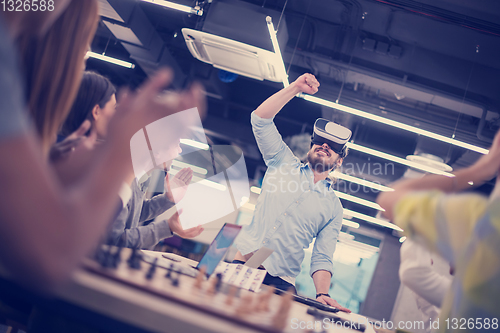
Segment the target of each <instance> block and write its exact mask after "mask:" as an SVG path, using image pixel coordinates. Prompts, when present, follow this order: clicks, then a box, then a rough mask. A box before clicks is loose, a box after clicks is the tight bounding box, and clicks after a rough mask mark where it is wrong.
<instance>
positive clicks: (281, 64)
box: [266, 16, 290, 88]
mask: <svg viewBox="0 0 500 333" xmlns="http://www.w3.org/2000/svg"><path fill="white" fill-rule="evenodd" d="M266 22H267V29H268V30H269V36H270V37H271V42H272V43H273V49H274V53H275V54H276V56H277V58H278V62H279V67H280V71H281V75H283V79H282V80H281V82H283V86H284V87H285V88H286V87H288V86H289V85H290V82H289V81H288V75H287V74H286V69H285V63H284V62H283V57H282V56H281V50H280V45H279V43H278V38H277V36H276V31H275V30H274V25H273V19H272V17H271V16H267V17H266Z"/></svg>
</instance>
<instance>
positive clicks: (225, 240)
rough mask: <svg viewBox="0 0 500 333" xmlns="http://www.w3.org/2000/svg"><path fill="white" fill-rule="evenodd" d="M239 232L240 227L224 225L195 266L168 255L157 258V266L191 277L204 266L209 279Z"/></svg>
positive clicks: (146, 257)
mask: <svg viewBox="0 0 500 333" xmlns="http://www.w3.org/2000/svg"><path fill="white" fill-rule="evenodd" d="M240 230H241V226H240V225H236V224H232V223H225V224H224V225H223V226H222V228H221V229H220V231H219V232H218V233H217V236H215V238H214V240H213V241H212V243H211V244H210V246H209V247H208V250H207V252H205V254H204V255H203V257H202V258H201V260H200V262H199V263H197V265H194V263H195V262H192V263H191V264H188V263H185V262H176V260H175V259H173V258H170V257H169V256H168V254H163V255H162V257H159V258H158V261H157V265H158V266H160V267H163V268H166V269H171V270H173V271H176V272H178V273H180V274H184V275H188V276H191V277H195V276H197V275H198V271H199V270H200V268H201V267H203V266H205V268H206V271H205V272H206V275H207V277H210V276H211V275H212V274H213V272H214V271H215V268H216V267H217V265H218V264H219V262H220V261H221V260H222V259H223V258H224V256H225V255H226V253H227V251H228V250H229V248H230V247H231V245H233V242H234V240H235V239H236V236H238V234H239V232H240ZM148 252H149V251H148ZM149 253H151V252H149ZM154 259H155V258H154V257H153V256H151V255H146V256H145V257H144V260H145V261H147V262H150V263H151V262H153V261H154Z"/></svg>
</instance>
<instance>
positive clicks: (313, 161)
mask: <svg viewBox="0 0 500 333" xmlns="http://www.w3.org/2000/svg"><path fill="white" fill-rule="evenodd" d="M339 158H340V156H339V157H337V158H336V159H335V161H333V162H332V164H328V163H325V162H324V159H323V158H321V157H319V156H317V155H314V152H312V153H311V152H309V153H308V154H307V161H308V162H309V164H310V165H311V168H312V169H313V170H315V171H316V172H321V173H323V172H325V171H328V170H332V171H333V170H335V168H336V167H337V160H338V159H339Z"/></svg>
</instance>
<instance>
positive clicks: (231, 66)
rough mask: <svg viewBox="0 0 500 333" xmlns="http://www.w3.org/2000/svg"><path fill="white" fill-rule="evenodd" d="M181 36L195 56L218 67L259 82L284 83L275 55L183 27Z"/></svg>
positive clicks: (278, 61)
mask: <svg viewBox="0 0 500 333" xmlns="http://www.w3.org/2000/svg"><path fill="white" fill-rule="evenodd" d="M182 34H183V36H184V39H185V40H186V45H187V47H188V49H189V51H190V52H191V54H192V55H193V57H195V58H197V59H199V60H201V61H203V62H206V63H208V64H212V65H213V66H214V67H215V68H219V69H223V70H225V71H228V72H232V73H236V74H239V75H243V76H247V77H250V78H253V79H256V80H261V81H262V80H269V81H274V82H281V81H282V79H283V78H282V77H281V75H280V74H279V71H278V70H277V69H278V68H279V67H278V66H279V64H280V61H281V59H279V58H278V56H277V55H276V54H274V52H271V51H267V50H264V49H261V48H258V47H255V46H252V45H248V44H245V43H241V42H238V41H235V40H232V39H228V38H224V37H220V36H216V35H212V34H209V33H206V32H203V31H198V30H193V29H188V28H184V29H182Z"/></svg>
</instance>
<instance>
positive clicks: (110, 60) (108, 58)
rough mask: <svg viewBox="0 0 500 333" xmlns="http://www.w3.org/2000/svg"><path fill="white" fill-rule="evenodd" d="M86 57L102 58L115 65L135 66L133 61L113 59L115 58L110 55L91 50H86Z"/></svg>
mask: <svg viewBox="0 0 500 333" xmlns="http://www.w3.org/2000/svg"><path fill="white" fill-rule="evenodd" d="M87 57H90V58H95V59H99V60H102V61H106V62H109V63H112V64H115V65H118V66H123V67H127V68H135V65H134V64H133V63H131V62H127V61H123V60H119V59H115V58H112V57H108V56H105V55H104V54H99V53H95V52H92V51H87Z"/></svg>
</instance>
